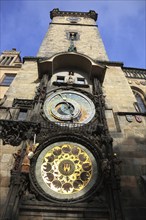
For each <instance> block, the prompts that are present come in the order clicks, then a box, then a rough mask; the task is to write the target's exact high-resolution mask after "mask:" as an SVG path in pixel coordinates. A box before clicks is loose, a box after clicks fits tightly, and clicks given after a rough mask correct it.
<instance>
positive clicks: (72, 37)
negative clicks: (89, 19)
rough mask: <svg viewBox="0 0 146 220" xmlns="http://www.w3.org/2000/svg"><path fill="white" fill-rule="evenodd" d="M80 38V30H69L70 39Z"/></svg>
mask: <svg viewBox="0 0 146 220" xmlns="http://www.w3.org/2000/svg"><path fill="white" fill-rule="evenodd" d="M78 39H79V34H78V32H69V33H68V40H72V41H75V40H78Z"/></svg>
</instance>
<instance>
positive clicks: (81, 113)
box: [44, 90, 95, 124]
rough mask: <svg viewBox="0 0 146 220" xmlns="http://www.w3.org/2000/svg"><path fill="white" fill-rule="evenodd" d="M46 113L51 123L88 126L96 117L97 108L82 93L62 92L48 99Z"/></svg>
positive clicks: (45, 104)
mask: <svg viewBox="0 0 146 220" xmlns="http://www.w3.org/2000/svg"><path fill="white" fill-rule="evenodd" d="M44 113H45V115H46V117H47V118H48V119H49V120H50V121H54V122H68V123H83V124H86V123H88V122H89V121H90V120H92V118H93V117H94V115H95V106H94V103H93V102H92V100H91V99H89V98H88V97H87V96H86V95H84V94H82V93H79V92H76V91H72V90H67V91H66V90H65V91H62V90H61V91H57V92H55V93H53V94H52V95H50V96H48V97H47V99H46V101H45V103H44Z"/></svg>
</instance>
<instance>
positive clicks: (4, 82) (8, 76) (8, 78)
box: [0, 73, 16, 86]
mask: <svg viewBox="0 0 146 220" xmlns="http://www.w3.org/2000/svg"><path fill="white" fill-rule="evenodd" d="M15 76H16V74H10V73H6V74H5V76H4V78H3V79H2V81H1V83H0V85H1V86H10V84H11V83H12V81H13V80H14V78H15Z"/></svg>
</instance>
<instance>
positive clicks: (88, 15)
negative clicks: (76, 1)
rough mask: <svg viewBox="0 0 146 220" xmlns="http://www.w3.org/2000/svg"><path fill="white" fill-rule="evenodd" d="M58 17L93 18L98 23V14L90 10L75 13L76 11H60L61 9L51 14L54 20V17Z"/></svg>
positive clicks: (54, 10)
mask: <svg viewBox="0 0 146 220" xmlns="http://www.w3.org/2000/svg"><path fill="white" fill-rule="evenodd" d="M56 16H62V17H63V16H73V17H84V18H92V19H94V20H95V21H96V20H97V16H98V14H97V13H96V12H95V11H94V10H90V11H89V12H75V11H60V10H59V8H54V9H53V10H52V11H51V12H50V18H51V19H53V17H56Z"/></svg>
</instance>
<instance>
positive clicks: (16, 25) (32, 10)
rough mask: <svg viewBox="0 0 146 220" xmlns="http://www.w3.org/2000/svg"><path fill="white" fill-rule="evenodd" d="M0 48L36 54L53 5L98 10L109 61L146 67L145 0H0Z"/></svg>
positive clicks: (54, 6) (63, 7)
mask: <svg viewBox="0 0 146 220" xmlns="http://www.w3.org/2000/svg"><path fill="white" fill-rule="evenodd" d="M0 6H1V7H0V14H1V15H0V19H1V20H0V51H3V50H10V49H12V48H16V49H17V50H19V51H21V56H22V57H24V56H36V54H37V51H38V49H39V45H40V43H41V41H42V40H43V37H44V35H45V33H46V31H47V29H48V26H49V22H50V16H49V12H50V11H51V10H52V9H53V8H59V9H60V10H65V11H85V12H86V11H89V10H95V11H96V12H97V13H98V21H97V24H98V27H99V31H100V34H101V36H102V39H103V42H104V45H105V48H106V51H107V54H108V56H109V59H110V61H122V62H123V63H124V66H127V67H137V68H146V1H145V0H91V1H90V0H75V1H70V0H66V1H63V0H60V1H59V0H19V1H16V0H15V1H14V0H0Z"/></svg>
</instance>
